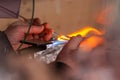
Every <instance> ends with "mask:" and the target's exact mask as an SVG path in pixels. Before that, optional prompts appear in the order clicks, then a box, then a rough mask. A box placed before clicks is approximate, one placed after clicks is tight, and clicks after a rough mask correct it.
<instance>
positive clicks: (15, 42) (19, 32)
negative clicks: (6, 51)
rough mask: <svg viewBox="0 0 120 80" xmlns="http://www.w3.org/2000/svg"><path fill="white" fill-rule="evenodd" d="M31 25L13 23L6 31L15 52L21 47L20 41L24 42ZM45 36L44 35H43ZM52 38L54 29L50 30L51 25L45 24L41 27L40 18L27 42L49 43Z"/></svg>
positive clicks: (18, 22)
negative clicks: (41, 41)
mask: <svg viewBox="0 0 120 80" xmlns="http://www.w3.org/2000/svg"><path fill="white" fill-rule="evenodd" d="M28 27H29V24H28V23H26V22H24V21H17V22H14V23H12V24H11V25H10V26H9V27H8V28H7V29H6V30H5V33H6V35H7V37H8V39H9V41H10V43H11V44H12V46H13V48H14V50H16V49H17V48H18V46H19V45H20V40H23V39H24V37H25V35H26V32H27V30H28ZM43 34H44V35H43ZM51 37H52V29H50V28H49V24H47V23H45V24H42V25H40V20H39V19H38V18H36V19H34V22H33V25H32V27H31V30H30V33H29V35H28V37H27V40H31V39H34V40H35V39H39V40H44V41H48V40H50V39H51ZM28 46H29V45H25V44H24V45H23V46H22V48H25V47H28Z"/></svg>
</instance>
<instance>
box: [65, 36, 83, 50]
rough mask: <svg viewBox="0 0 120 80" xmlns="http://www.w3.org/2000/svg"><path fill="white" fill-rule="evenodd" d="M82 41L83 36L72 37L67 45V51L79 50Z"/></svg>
mask: <svg viewBox="0 0 120 80" xmlns="http://www.w3.org/2000/svg"><path fill="white" fill-rule="evenodd" d="M81 41H82V37H81V36H76V37H72V38H71V39H70V41H69V42H68V43H67V44H66V45H65V47H66V48H67V49H72V50H74V49H77V48H79V45H80V42H81Z"/></svg>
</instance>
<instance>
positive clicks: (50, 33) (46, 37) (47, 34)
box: [43, 29, 53, 41]
mask: <svg viewBox="0 0 120 80" xmlns="http://www.w3.org/2000/svg"><path fill="white" fill-rule="evenodd" d="M52 32H53V30H52V29H47V30H46V35H45V36H43V38H44V40H45V41H48V40H50V39H51V38H52Z"/></svg>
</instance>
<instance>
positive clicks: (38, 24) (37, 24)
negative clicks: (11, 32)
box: [33, 18, 41, 26]
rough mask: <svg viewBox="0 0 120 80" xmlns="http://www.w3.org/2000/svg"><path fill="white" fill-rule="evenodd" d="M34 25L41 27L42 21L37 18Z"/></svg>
mask: <svg viewBox="0 0 120 80" xmlns="http://www.w3.org/2000/svg"><path fill="white" fill-rule="evenodd" d="M33 25H36V26H40V25H41V21H40V19H39V18H35V19H34V21H33Z"/></svg>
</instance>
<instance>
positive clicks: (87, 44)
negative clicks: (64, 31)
mask: <svg viewBox="0 0 120 80" xmlns="http://www.w3.org/2000/svg"><path fill="white" fill-rule="evenodd" d="M90 32H92V33H94V34H96V35H103V33H104V32H102V31H99V30H97V29H95V28H93V27H90V26H88V27H85V28H83V29H81V30H79V31H76V32H74V33H71V34H68V35H67V36H65V35H61V36H59V37H58V38H57V40H59V41H63V40H70V37H73V36H77V35H81V37H86V36H87V35H88V34H89V33H90ZM103 42H104V39H103V38H102V37H98V36H91V37H89V38H87V39H86V40H84V41H82V42H81V44H80V47H81V48H82V49H83V50H84V51H90V50H92V49H93V48H95V47H97V46H99V45H100V44H102V43H103Z"/></svg>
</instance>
